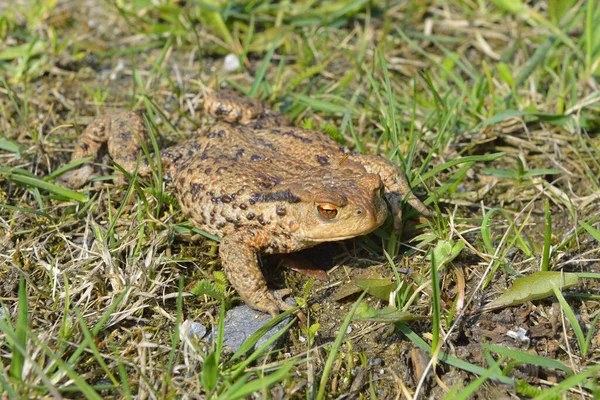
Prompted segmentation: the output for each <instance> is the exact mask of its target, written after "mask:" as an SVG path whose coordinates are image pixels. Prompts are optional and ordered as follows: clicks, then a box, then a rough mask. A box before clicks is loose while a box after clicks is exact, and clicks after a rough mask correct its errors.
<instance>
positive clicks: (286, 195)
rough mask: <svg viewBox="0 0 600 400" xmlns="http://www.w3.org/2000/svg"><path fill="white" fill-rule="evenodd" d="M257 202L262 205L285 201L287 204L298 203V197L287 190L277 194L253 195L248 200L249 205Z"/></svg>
mask: <svg viewBox="0 0 600 400" xmlns="http://www.w3.org/2000/svg"><path fill="white" fill-rule="evenodd" d="M253 200H254V201H259V202H262V203H266V202H271V201H285V202H287V203H299V202H300V197H298V196H296V195H294V194H293V193H292V192H291V191H290V190H289V189H287V190H279V191H277V192H271V193H256V194H253V195H252V197H251V198H250V200H249V201H250V204H254V203H252V201H253Z"/></svg>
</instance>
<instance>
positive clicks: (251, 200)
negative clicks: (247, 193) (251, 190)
mask: <svg viewBox="0 0 600 400" xmlns="http://www.w3.org/2000/svg"><path fill="white" fill-rule="evenodd" d="M254 196H256V195H254ZM248 203H250V205H251V206H252V205H254V204H255V203H256V200H254V199H253V198H252V197H251V198H249V199H248Z"/></svg>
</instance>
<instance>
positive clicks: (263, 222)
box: [256, 214, 271, 226]
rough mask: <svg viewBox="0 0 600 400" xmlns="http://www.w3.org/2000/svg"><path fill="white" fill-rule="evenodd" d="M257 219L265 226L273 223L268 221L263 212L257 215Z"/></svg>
mask: <svg viewBox="0 0 600 400" xmlns="http://www.w3.org/2000/svg"><path fill="white" fill-rule="evenodd" d="M256 220H257V221H258V222H259V223H260V224H261V225H263V226H264V225H269V224H270V223H271V222H269V221H266V220H265V218H264V217H263V215H262V214H260V215H259V216H258V217H256Z"/></svg>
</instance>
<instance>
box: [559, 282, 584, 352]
mask: <svg viewBox="0 0 600 400" xmlns="http://www.w3.org/2000/svg"><path fill="white" fill-rule="evenodd" d="M553 290H554V295H555V296H556V298H557V299H558V302H559V303H560V306H561V309H562V311H563V313H564V314H565V316H566V317H567V319H568V320H569V323H570V324H571V328H572V329H573V332H574V333H575V337H576V338H577V343H578V344H579V349H580V350H581V353H582V354H583V355H584V356H585V355H586V354H587V347H586V342H587V341H586V340H585V336H584V335H583V330H582V329H581V326H580V325H579V322H578V321H577V317H576V316H575V313H574V312H573V309H572V308H571V306H569V303H567V300H565V297H564V296H563V295H562V293H561V291H560V289H559V288H557V287H556V286H555V287H554V288H553Z"/></svg>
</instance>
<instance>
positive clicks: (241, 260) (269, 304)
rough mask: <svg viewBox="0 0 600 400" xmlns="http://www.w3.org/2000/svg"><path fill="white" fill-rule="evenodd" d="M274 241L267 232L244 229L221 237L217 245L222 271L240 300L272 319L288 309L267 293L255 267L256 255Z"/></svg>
mask: <svg viewBox="0 0 600 400" xmlns="http://www.w3.org/2000/svg"><path fill="white" fill-rule="evenodd" d="M275 240H276V238H274V237H272V235H271V234H269V233H268V232H263V231H260V230H255V229H252V228H248V229H241V230H239V231H237V232H234V233H232V234H230V235H227V236H225V238H223V240H222V241H221V244H220V245H219V256H220V257H221V263H222V265H223V270H224V271H225V274H226V275H227V279H228V280H229V282H230V283H231V284H232V285H233V287H234V288H235V290H237V292H238V293H239V295H240V297H241V298H242V300H244V302H245V303H246V304H248V305H249V306H250V307H252V308H254V309H256V310H259V311H263V312H267V313H269V314H271V315H272V316H275V315H277V314H279V311H284V310H288V309H290V308H291V306H290V305H289V304H287V303H285V302H284V301H282V300H279V299H277V298H276V297H275V296H273V294H272V293H271V292H269V290H268V289H267V282H266V281H265V278H264V276H263V273H262V271H261V270H260V266H259V265H258V260H257V253H258V252H260V251H261V250H262V249H263V248H265V247H266V246H267V245H268V244H269V243H273V241H275Z"/></svg>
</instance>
